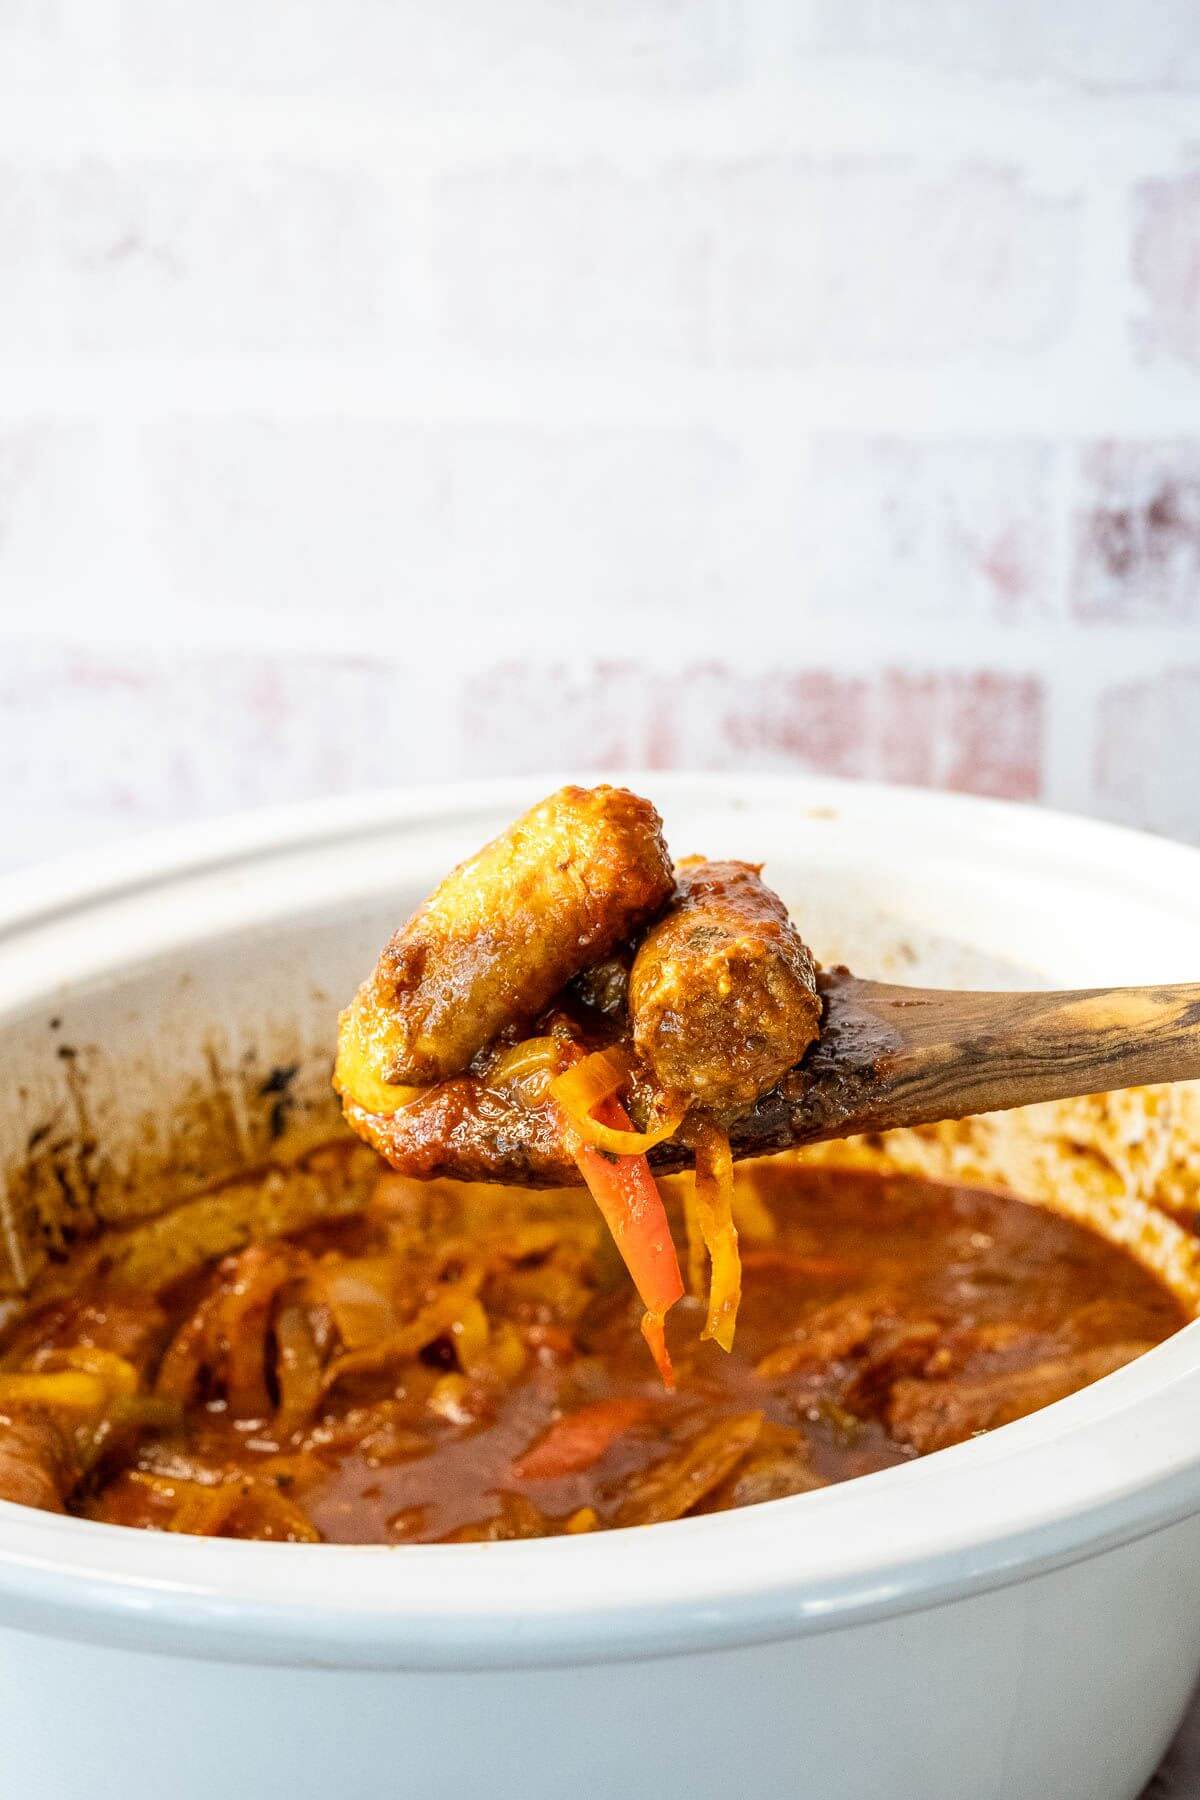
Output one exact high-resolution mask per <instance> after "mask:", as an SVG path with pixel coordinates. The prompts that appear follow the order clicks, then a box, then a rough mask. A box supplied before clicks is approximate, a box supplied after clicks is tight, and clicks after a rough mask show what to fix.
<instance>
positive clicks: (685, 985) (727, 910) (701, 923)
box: [629, 858, 821, 1112]
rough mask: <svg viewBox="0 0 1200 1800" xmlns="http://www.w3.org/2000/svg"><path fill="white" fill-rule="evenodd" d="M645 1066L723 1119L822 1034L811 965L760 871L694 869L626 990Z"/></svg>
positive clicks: (685, 871) (696, 864)
mask: <svg viewBox="0 0 1200 1800" xmlns="http://www.w3.org/2000/svg"><path fill="white" fill-rule="evenodd" d="M629 1011H630V1017H631V1020H632V1024H633V1036H634V1043H635V1044H636V1046H637V1050H638V1054H639V1055H640V1056H641V1058H642V1059H643V1061H644V1062H646V1063H648V1064H649V1066H650V1068H651V1069H652V1070H653V1072H654V1075H655V1077H656V1078H657V1080H658V1081H659V1082H660V1083H661V1085H662V1086H663V1087H664V1088H666V1089H668V1090H670V1091H672V1092H675V1093H680V1094H685V1095H687V1096H688V1097H689V1098H690V1099H691V1100H693V1101H694V1102H696V1103H697V1104H699V1105H700V1106H703V1107H708V1108H711V1109H712V1110H713V1111H715V1112H722V1111H728V1110H729V1109H731V1108H734V1107H739V1106H746V1105H749V1104H751V1103H752V1102H753V1101H755V1100H756V1099H757V1098H758V1096H759V1095H760V1094H763V1093H765V1092H766V1091H767V1089H768V1088H771V1087H774V1085H775V1083H776V1082H777V1081H778V1080H779V1078H780V1076H781V1075H783V1074H784V1072H785V1071H786V1070H788V1069H790V1068H791V1067H792V1065H793V1064H794V1063H797V1062H799V1060H800V1058H801V1056H802V1055H803V1054H804V1051H805V1050H806V1049H807V1047H808V1045H809V1044H811V1043H812V1041H813V1039H814V1038H815V1037H816V1036H817V1034H818V1032H819V1030H820V1023H821V1002H820V1000H819V998H818V996H817V987H816V970H815V968H814V965H813V959H812V957H811V955H810V954H809V952H808V950H807V949H806V948H805V946H804V944H803V943H802V942H801V940H800V937H799V935H798V933H797V932H796V930H795V929H794V927H793V926H792V924H791V922H790V921H789V919H788V915H787V908H786V907H785V906H784V904H783V902H782V900H780V898H779V896H778V895H777V894H775V893H773V892H772V890H771V889H770V888H769V887H767V886H766V884H765V883H764V882H763V881H761V880H760V878H759V871H758V868H757V867H756V866H755V865H754V864H753V863H741V862H712V863H710V862H704V861H703V860H701V859H699V858H691V859H689V860H688V861H687V862H685V863H683V864H682V865H681V867H680V870H679V891H678V897H677V898H676V900H675V903H674V905H673V906H672V907H671V908H670V910H669V911H668V912H667V913H666V914H665V916H664V917H663V918H662V919H661V920H660V921H659V923H658V924H657V925H656V926H654V928H653V929H652V930H651V931H650V932H648V933H647V935H646V937H645V938H644V939H643V942H642V945H641V948H640V949H639V951H638V953H637V956H636V958H635V959H634V964H633V971H632V973H631V975H630V979H629Z"/></svg>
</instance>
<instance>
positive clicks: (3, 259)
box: [0, 0, 1200, 863]
mask: <svg viewBox="0 0 1200 1800" xmlns="http://www.w3.org/2000/svg"><path fill="white" fill-rule="evenodd" d="M1198 89H1200V10H1198V9H1197V8H1196V7H1195V5H1194V4H1192V0H1186V3H1185V0H1140V3H1139V0H1060V3H1059V4H1057V5H1056V6H1054V7H1047V6H1045V5H1043V4H1041V3H1040V0H1038V3H1036V4H1035V0H974V3H973V4H972V5H970V6H962V5H959V4H953V5H951V4H950V3H949V0H921V3H920V4H915V5H903V6H901V5H891V6H884V5H881V4H877V3H875V0H836V3H835V0H686V3H685V0H604V3H603V4H592V3H588V0H502V4H499V5H496V4H492V5H488V4H486V3H485V0H444V3H443V4H440V5H437V6H428V5H418V4H417V3H416V0H391V3H390V4H385V3H384V0H345V3H344V4H343V5H340V6H338V7H336V8H334V7H331V6H329V5H327V4H324V3H323V0H293V3H292V4H290V5H288V6H284V4H283V0H206V3H205V4H204V5H203V6H196V5H194V4H191V3H189V0H7V3H5V0H0V826H3V828H4V829H3V830H0V863H15V862H20V861H23V860H26V859H27V858H29V857H31V856H34V855H38V854H42V853H43V852H45V851H47V850H49V849H52V848H54V847H58V846H61V845H62V844H63V843H64V842H76V841H88V842H93V841H97V840H98V839H101V838H104V837H106V836H109V835H112V834H114V833H116V832H124V831H130V830H134V829H137V828H138V827H140V826H141V825H143V824H147V823H157V822H160V821H164V820H169V819H175V818H180V817H187V816H191V815H194V814H198V813H201V812H209V811H214V810H223V809H227V808H229V807H232V806H237V805H244V804H258V803H265V802H268V801H270V800H273V799H284V798H298V797H302V796H304V795H306V794H310V793H311V794H316V793H326V792H337V791H341V790H343V789H345V788H348V787H352V786H360V785H369V784H374V783H378V784H383V783H389V782H393V781H397V780H405V779H409V778H415V777H420V778H422V779H430V778H436V777H437V776H439V775H453V774H466V773H485V772H502V771H504V770H505V769H522V770H533V769H536V768H539V767H541V766H544V765H551V764H553V765H562V764H564V763H568V762H576V763H578V764H580V765H581V766H584V767H593V768H596V767H600V766H603V765H605V764H608V765H611V764H613V763H617V764H620V763H622V762H625V763H632V762H650V763H652V764H655V765H658V766H671V765H676V766H679V765H691V766H701V767H743V768H752V767H756V766H771V767H775V768H789V767H794V768H822V769H829V770H832V771H835V772H841V773H845V774H850V775H855V774H859V775H875V776H893V777H895V778H898V779H907V780H915V781H920V782H927V783H933V784H936V785H944V786H954V787H960V788H965V789H968V790H971V791H980V792H987V793H996V792H1000V793H1009V794H1013V795H1015V796H1019V797H1023V798H1030V799H1044V800H1048V801H1052V802H1054V803H1056V804H1061V805H1066V806H1072V807H1080V808H1085V809H1089V810H1093V811H1098V812H1101V813H1106V814H1109V815H1111V816H1115V817H1120V818H1124V819H1130V820H1133V821H1136V822H1141V823H1145V824H1148V825H1150V826H1152V827H1154V828H1156V829H1161V830H1168V831H1172V832H1176V833H1179V834H1181V835H1186V836H1190V837H1193V838H1200V779H1198V777H1200V708H1197V707H1196V706H1195V704H1194V703H1193V702H1194V700H1195V695H1196V691H1197V688H1198V686H1200V427H1198V426H1197V419H1198V418H1200V130H1198V129H1197V110H1196V109H1197V90H1198ZM448 647H449V653H448Z"/></svg>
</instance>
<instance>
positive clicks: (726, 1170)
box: [691, 1119, 742, 1350]
mask: <svg viewBox="0 0 1200 1800" xmlns="http://www.w3.org/2000/svg"><path fill="white" fill-rule="evenodd" d="M691 1136H692V1143H693V1146H694V1149H695V1152H696V1216H697V1219H698V1220H699V1224H700V1230H701V1232H702V1233H703V1236H704V1242H705V1244H706V1245H707V1247H708V1254H709V1259H710V1261H711V1263H712V1274H711V1277H710V1281H709V1289H708V1318H707V1320H706V1321H705V1326H704V1330H703V1331H702V1332H701V1334H700V1335H701V1336H702V1337H706V1338H712V1339H714V1341H715V1342H716V1343H718V1344H719V1345H720V1346H721V1348H722V1350H731V1349H732V1348H733V1334H734V1330H735V1328H736V1325H737V1314H738V1305H739V1302H740V1301H741V1297H742V1263H741V1257H740V1255H739V1254H738V1234H737V1226H736V1225H735V1224H734V1222H733V1157H732V1155H731V1153H730V1149H729V1139H728V1137H727V1136H726V1134H725V1133H724V1132H723V1131H721V1130H719V1129H718V1128H717V1126H715V1125H713V1124H712V1123H711V1121H709V1120H707V1119H693V1120H692V1123H691Z"/></svg>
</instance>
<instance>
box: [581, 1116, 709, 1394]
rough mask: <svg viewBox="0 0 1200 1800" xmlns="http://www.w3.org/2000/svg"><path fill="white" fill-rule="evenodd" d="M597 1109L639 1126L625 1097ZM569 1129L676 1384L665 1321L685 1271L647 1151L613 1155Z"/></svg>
mask: <svg viewBox="0 0 1200 1800" xmlns="http://www.w3.org/2000/svg"><path fill="white" fill-rule="evenodd" d="M595 1114H596V1117H597V1118H598V1119H599V1120H600V1123H601V1124H602V1125H612V1126H614V1127H615V1128H616V1129H617V1130H618V1131H630V1130H632V1128H633V1127H632V1124H631V1122H630V1119H629V1115H628V1114H627V1113H626V1111H625V1108H624V1107H623V1106H622V1105H621V1103H620V1101H619V1100H604V1101H601V1103H600V1104H599V1105H598V1106H597V1107H596V1109H595ZM563 1132H564V1142H565V1144H566V1147H567V1151H568V1153H569V1154H570V1155H571V1156H572V1157H573V1158H574V1159H575V1165H576V1167H577V1168H578V1170H579V1173H580V1174H581V1175H582V1176H583V1179H584V1180H585V1181H586V1182H587V1184H588V1187H589V1188H590V1189H591V1194H592V1199H593V1200H594V1201H595V1202H596V1205H597V1206H598V1207H599V1208H600V1211H601V1213H602V1214H603V1216H604V1222H605V1224H606V1225H607V1226H608V1229H609V1230H610V1231H611V1232H612V1234H613V1239H614V1241H615V1243H616V1246H617V1249H618V1250H619V1251H620V1253H621V1259H622V1261H623V1262H624V1264H625V1267H626V1268H627V1269H628V1270H629V1273H630V1275H631V1276H632V1277H633V1285H634V1286H635V1287H636V1289H637V1291H638V1293H639V1294H640V1295H641V1299H642V1304H643V1306H644V1307H645V1308H646V1312H645V1316H644V1318H643V1319H642V1336H643V1337H644V1338H645V1340H646V1342H647V1344H648V1345H649V1346H650V1354H651V1355H652V1356H653V1358H654V1360H655V1362H656V1364H657V1365H658V1372H659V1374H660V1375H661V1376H662V1378H663V1386H664V1387H665V1388H667V1389H669V1390H671V1389H674V1386H675V1376H674V1374H673V1372H672V1369H671V1358H670V1357H669V1356H668V1354H667V1342H666V1332H665V1330H664V1327H663V1320H664V1319H665V1318H666V1315H667V1313H668V1312H669V1311H670V1309H671V1307H673V1306H674V1304H675V1302H676V1301H677V1300H679V1299H681V1298H682V1296H683V1277H682V1276H681V1275H680V1273H679V1259H678V1257H677V1256H676V1254H675V1246H674V1244H673V1243H672V1241H671V1227H670V1225H669V1224H668V1223H667V1214H666V1209H665V1207H664V1206H663V1203H662V1196H661V1194H660V1193H659V1191H658V1188H657V1187H656V1185H655V1181H654V1177H653V1175H652V1174H651V1173H650V1164H649V1163H648V1162H647V1161H646V1158H645V1157H644V1156H612V1155H609V1154H608V1153H606V1152H605V1151H603V1150H593V1149H592V1148H591V1146H590V1145H589V1144H584V1143H581V1142H580V1140H579V1136H578V1134H577V1133H576V1132H575V1131H574V1130H572V1128H571V1126H570V1125H569V1124H567V1123H566V1122H565V1121H564V1126H563Z"/></svg>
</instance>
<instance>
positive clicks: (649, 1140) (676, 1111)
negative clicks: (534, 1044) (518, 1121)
mask: <svg viewBox="0 0 1200 1800" xmlns="http://www.w3.org/2000/svg"><path fill="white" fill-rule="evenodd" d="M628 1079H629V1061H628V1058H627V1057H626V1056H624V1055H623V1054H622V1053H621V1052H620V1051H618V1050H596V1051H593V1053H592V1054H591V1055H590V1056H585V1057H583V1058H582V1059H581V1061H579V1062H577V1063H576V1064H575V1065H574V1067H573V1068H570V1069H567V1070H566V1071H565V1072H564V1073H563V1074H562V1075H556V1076H555V1078H554V1080H553V1081H552V1082H551V1083H550V1097H551V1099H553V1100H554V1101H556V1102H557V1104H558V1105H559V1106H560V1107H561V1108H562V1110H563V1112H564V1113H566V1115H567V1118H568V1119H569V1120H570V1122H571V1124H572V1125H573V1126H574V1127H575V1130H576V1132H577V1133H578V1135H579V1137H580V1139H581V1140H582V1141H583V1142H584V1143H585V1144H590V1145H591V1147H592V1149H593V1150H607V1151H608V1153H609V1154H610V1155H611V1156H644V1155H645V1154H646V1152H647V1150H653V1148H654V1146H655V1145H656V1144H665V1143H666V1141H667V1139H668V1138H672V1137H674V1136H675V1133H676V1132H677V1131H678V1130H679V1127H680V1126H681V1125H682V1124H683V1113H684V1108H683V1105H682V1103H681V1102H679V1101H671V1102H670V1103H669V1104H668V1106H667V1110H666V1112H665V1114H664V1115H663V1117H662V1118H661V1119H660V1120H659V1121H658V1123H657V1124H656V1125H653V1126H652V1127H651V1128H650V1130H649V1131H620V1130H618V1129H617V1128H616V1127H615V1126H612V1125H603V1124H601V1122H600V1120H599V1119H596V1118H593V1116H592V1111H593V1108H594V1107H597V1106H599V1105H600V1103H601V1101H603V1100H610V1099H611V1098H612V1096H613V1095H614V1094H615V1093H616V1092H617V1090H618V1088H620V1087H622V1086H623V1085H624V1084H625V1082H626V1081H628Z"/></svg>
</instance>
